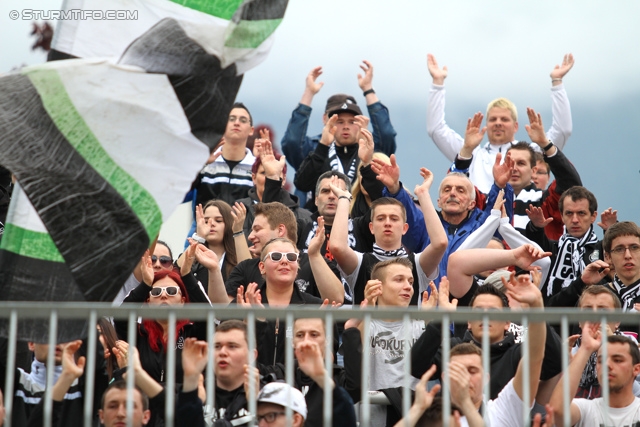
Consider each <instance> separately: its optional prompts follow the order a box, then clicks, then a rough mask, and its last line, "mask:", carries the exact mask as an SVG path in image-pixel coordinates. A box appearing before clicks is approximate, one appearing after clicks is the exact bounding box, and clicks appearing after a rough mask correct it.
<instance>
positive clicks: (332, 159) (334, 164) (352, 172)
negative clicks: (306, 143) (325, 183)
mask: <svg viewBox="0 0 640 427" xmlns="http://www.w3.org/2000/svg"><path fill="white" fill-rule="evenodd" d="M358 160H359V159H358V152H357V151H356V154H355V156H353V157H352V158H351V162H350V163H349V170H348V171H347V172H345V171H344V167H343V166H342V162H341V161H340V159H339V158H338V153H337V151H336V143H335V142H332V143H331V145H330V146H329V166H331V170H334V171H338V172H341V173H344V174H345V175H347V176H348V177H349V179H350V180H351V182H353V180H354V179H355V177H356V165H357V163H358Z"/></svg>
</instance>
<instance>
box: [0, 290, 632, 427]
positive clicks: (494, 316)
mask: <svg viewBox="0 0 640 427" xmlns="http://www.w3.org/2000/svg"><path fill="white" fill-rule="evenodd" d="M103 316H104V317H112V318H114V319H127V320H128V340H127V341H128V342H129V345H131V346H135V345H136V336H137V319H138V317H143V318H150V319H168V321H169V340H168V342H175V338H176V337H175V333H176V332H175V324H176V319H185V318H186V319H189V320H191V321H206V322H207V337H209V339H208V344H209V345H208V349H209V352H208V358H209V361H208V366H213V357H214V351H213V341H214V335H215V323H216V322H215V321H216V319H217V318H220V319H231V318H236V319H246V321H247V328H248V334H247V335H248V341H249V354H253V350H254V349H255V348H256V341H255V330H256V329H255V321H256V318H267V319H275V318H284V319H286V322H287V325H293V321H294V319H298V318H323V319H324V320H325V325H326V326H328V325H333V322H339V321H346V320H348V319H351V318H358V319H363V320H364V331H365V332H364V336H363V337H362V343H363V352H362V354H363V360H362V373H363V374H362V384H361V387H362V390H369V370H370V366H371V365H370V352H369V351H366V345H368V344H366V343H369V342H370V327H369V326H370V322H371V319H402V321H403V323H404V331H405V337H404V339H405V343H404V348H405V349H409V348H410V344H409V343H410V341H411V337H410V333H409V331H410V329H411V328H410V327H409V325H410V322H411V321H412V320H424V321H425V322H430V321H435V322H441V324H442V336H443V339H442V367H443V369H442V371H443V378H442V395H443V396H444V397H447V398H443V410H442V412H443V422H444V425H449V424H448V422H449V414H450V409H451V402H450V400H449V399H448V396H449V390H450V382H449V375H448V370H447V369H445V368H444V367H445V366H447V364H448V361H449V345H450V335H449V331H450V329H449V326H450V324H451V322H460V321H465V322H466V321H470V320H471V321H474V320H475V321H478V320H482V321H483V325H484V328H485V331H484V332H485V333H484V337H483V340H482V352H483V358H482V359H483V360H482V362H483V368H484V372H485V375H490V363H489V334H488V327H489V321H490V320H492V321H493V320H498V321H512V322H518V321H519V322H520V323H521V324H522V325H523V326H525V327H526V326H527V325H528V324H530V323H532V322H548V323H552V324H559V325H561V338H562V342H563V343H566V342H567V341H568V331H569V323H578V322H583V321H595V322H600V324H601V326H602V334H603V336H606V335H607V331H606V323H607V320H608V319H612V318H614V319H615V321H617V322H621V323H623V324H636V323H639V322H640V318H639V317H638V315H637V313H622V312H614V311H606V312H605V311H598V312H596V311H580V310H577V309H548V310H544V311H543V310H529V311H509V310H505V311H491V312H487V311H477V310H471V309H468V308H459V309H458V310H456V311H451V312H449V311H443V310H419V309H417V308H413V307H411V308H409V309H400V308H397V309H393V308H385V309H383V308H377V309H376V308H367V309H363V310H361V309H345V308H341V309H318V308H309V307H303V308H298V307H295V308H294V307H287V308H252V309H245V308H240V307H237V306H215V305H214V306H208V305H204V304H189V305H187V306H184V307H160V308H159V307H154V308H152V307H140V306H138V305H123V306H120V307H114V306H111V305H109V304H105V303H75V302H74V303H45V302H0V322H4V325H3V327H2V328H0V329H1V330H2V331H3V332H4V333H6V336H7V338H8V345H7V355H6V357H7V359H6V369H7V377H6V380H5V384H2V386H3V389H4V391H5V393H4V398H5V408H6V411H7V414H6V420H5V426H11V414H12V405H13V399H14V393H12V392H10V391H11V390H12V389H13V383H14V374H15V358H14V355H15V352H16V340H17V331H18V322H19V321H20V320H22V319H42V320H44V321H48V322H49V354H48V358H47V366H53V365H54V356H55V354H54V347H55V337H56V335H57V325H58V321H60V320H62V319H81V320H86V321H87V331H88V334H87V337H86V340H87V345H88V348H89V349H93V348H95V347H96V345H97V329H96V323H97V320H98V318H99V317H103ZM525 329H526V328H525ZM325 330H326V335H327V336H326V348H325V369H326V370H327V372H328V375H327V376H326V378H325V387H324V389H325V390H327V389H329V388H330V387H329V386H330V381H331V378H333V372H332V371H333V360H332V354H333V336H332V331H333V327H332V326H329V327H325ZM285 335H288V334H285ZM292 339H293V337H291V336H287V337H286V340H287V341H286V343H285V348H286V352H285V360H286V363H285V365H286V372H285V379H286V382H287V383H288V384H290V385H293V383H294V371H293V366H294V363H292V361H293V344H292ZM602 349H603V350H602V352H603V355H602V356H603V358H604V360H606V357H607V354H606V351H607V346H606V345H604V346H603V347H602ZM408 354H409V353H406V355H405V358H404V374H405V380H404V383H403V384H402V385H403V387H404V389H405V390H404V391H405V392H404V393H403V400H402V407H403V413H404V414H406V413H408V411H409V408H410V406H411V404H412V402H411V401H410V397H409V396H410V394H409V393H407V392H406V391H407V389H408V388H409V384H410V379H411V376H410V372H411V365H410V364H411V358H410V357H406V356H408ZM522 354H523V356H522V357H523V363H524V365H525V366H526V367H527V369H525V374H524V378H523V381H524V388H523V396H522V397H523V410H524V412H523V420H522V425H529V421H530V415H529V409H530V408H529V405H528V404H527V403H525V402H529V401H530V400H529V398H530V396H528V394H529V381H530V378H529V369H528V360H529V355H528V340H526V339H525V340H524V343H523V352H522ZM3 356H4V355H0V357H3ZM131 357H132V352H130V353H129V366H130V367H131V362H132V359H131ZM175 357H176V353H175V346H169V348H168V349H167V368H168V372H167V382H166V384H165V390H166V401H165V424H166V425H167V426H168V427H172V426H173V425H174V418H175V412H174V409H175V408H174V405H175V385H176V378H175V370H174V367H175V361H176V359H175ZM248 363H249V364H254V363H255V362H254V361H253V360H249V361H248ZM568 364H569V348H568V345H566V344H565V345H563V347H562V366H563V372H566V368H567V366H568ZM95 366H96V355H95V351H88V352H87V361H86V366H85V374H86V373H93V372H95ZM603 369H604V374H603V376H602V378H603V384H602V393H603V398H604V401H605V407H607V406H608V402H609V393H608V375H607V366H606V364H603ZM53 372H54V370H53V369H47V374H48V376H47V387H46V392H45V397H44V399H45V405H44V409H45V412H44V422H45V424H44V425H45V426H46V427H50V426H51V411H52V407H53V404H52V399H51V388H52V384H53ZM94 381H95V378H93V377H92V375H87V377H86V380H85V389H84V390H83V393H84V425H85V426H90V425H91V422H92V418H93V415H94V414H93V413H92V410H93V408H92V403H93V400H94V396H93V393H94V384H95V383H94ZM214 381H215V378H214V373H213V369H207V370H206V378H205V387H206V390H207V401H206V402H205V404H206V405H207V407H209V408H213V407H214V403H213V402H214V390H215V387H214V384H215V382H214ZM562 381H563V384H564V399H563V400H564V411H563V413H564V419H563V420H556V424H557V425H569V415H570V411H569V410H568V405H569V404H570V401H571V400H570V396H569V380H568V376H567V375H564V376H563V379H562ZM127 385H128V393H129V394H128V397H127V413H128V414H131V413H132V410H133V386H134V376H133V375H128V376H127ZM250 388H251V389H252V390H251V391H250V395H255V394H254V392H256V390H253V388H254V383H253V382H251V383H250ZM489 395H490V393H489V383H488V381H485V385H484V396H485V399H486V398H487V396H489ZM376 401H380V400H376ZM370 403H371V396H370V393H365V392H363V393H362V400H361V408H362V410H361V413H360V419H359V421H360V425H363V426H367V425H369V420H370V418H369V417H370V414H369V404H370ZM248 405H249V408H248V409H249V412H250V413H251V414H254V415H255V414H256V402H255V401H254V400H250V401H249V402H248ZM332 406H333V405H332V394H331V393H324V414H323V419H324V426H331V416H332V413H331V410H332ZM485 407H486V405H485ZM605 417H608V414H605ZM287 419H288V420H291V409H289V408H287ZM128 422H129V424H128V425H131V424H130V422H131V419H129V421H128ZM485 422H486V424H487V425H489V423H488V419H487V418H486V414H485ZM14 427H16V426H14Z"/></svg>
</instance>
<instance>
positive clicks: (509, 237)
mask: <svg viewBox="0 0 640 427" xmlns="http://www.w3.org/2000/svg"><path fill="white" fill-rule="evenodd" d="M499 231H500V235H501V236H502V238H503V239H504V240H505V241H506V242H507V244H508V245H509V247H510V248H511V249H515V248H518V247H520V246H522V245H533V246H535V247H536V248H537V249H539V250H542V248H541V247H540V245H538V244H537V243H536V242H534V241H533V240H529V239H527V238H526V237H525V236H524V235H523V234H521V233H520V232H519V231H518V230H516V229H515V228H513V226H512V225H511V224H509V218H501V219H500V228H499ZM533 265H535V266H538V267H540V271H541V272H542V278H541V280H540V286H542V284H543V283H545V282H546V280H547V276H548V275H549V270H550V269H551V258H550V257H546V258H542V259H539V260H538V261H536V262H534V263H533Z"/></svg>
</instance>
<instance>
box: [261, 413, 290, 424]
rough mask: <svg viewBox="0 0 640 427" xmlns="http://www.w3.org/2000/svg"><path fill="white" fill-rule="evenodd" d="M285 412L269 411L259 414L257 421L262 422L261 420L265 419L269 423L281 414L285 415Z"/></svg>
mask: <svg viewBox="0 0 640 427" xmlns="http://www.w3.org/2000/svg"><path fill="white" fill-rule="evenodd" d="M284 414H285V413H284V412H267V413H266V414H264V415H257V416H256V421H257V422H258V424H260V421H262V420H265V421H266V422H267V423H269V424H271V423H272V422H274V421H275V420H276V418H278V417H279V416H280V415H284Z"/></svg>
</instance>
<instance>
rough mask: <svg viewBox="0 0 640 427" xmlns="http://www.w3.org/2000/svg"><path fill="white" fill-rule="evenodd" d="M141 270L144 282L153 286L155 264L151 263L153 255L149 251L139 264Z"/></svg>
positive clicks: (145, 252)
mask: <svg viewBox="0 0 640 427" xmlns="http://www.w3.org/2000/svg"><path fill="white" fill-rule="evenodd" d="M138 266H139V268H140V274H141V275H142V281H143V282H144V283H145V284H146V285H147V286H151V285H152V284H153V277H154V271H153V263H152V262H151V253H150V252H149V249H147V250H146V251H144V255H143V256H142V259H141V260H140V263H139V264H138Z"/></svg>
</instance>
